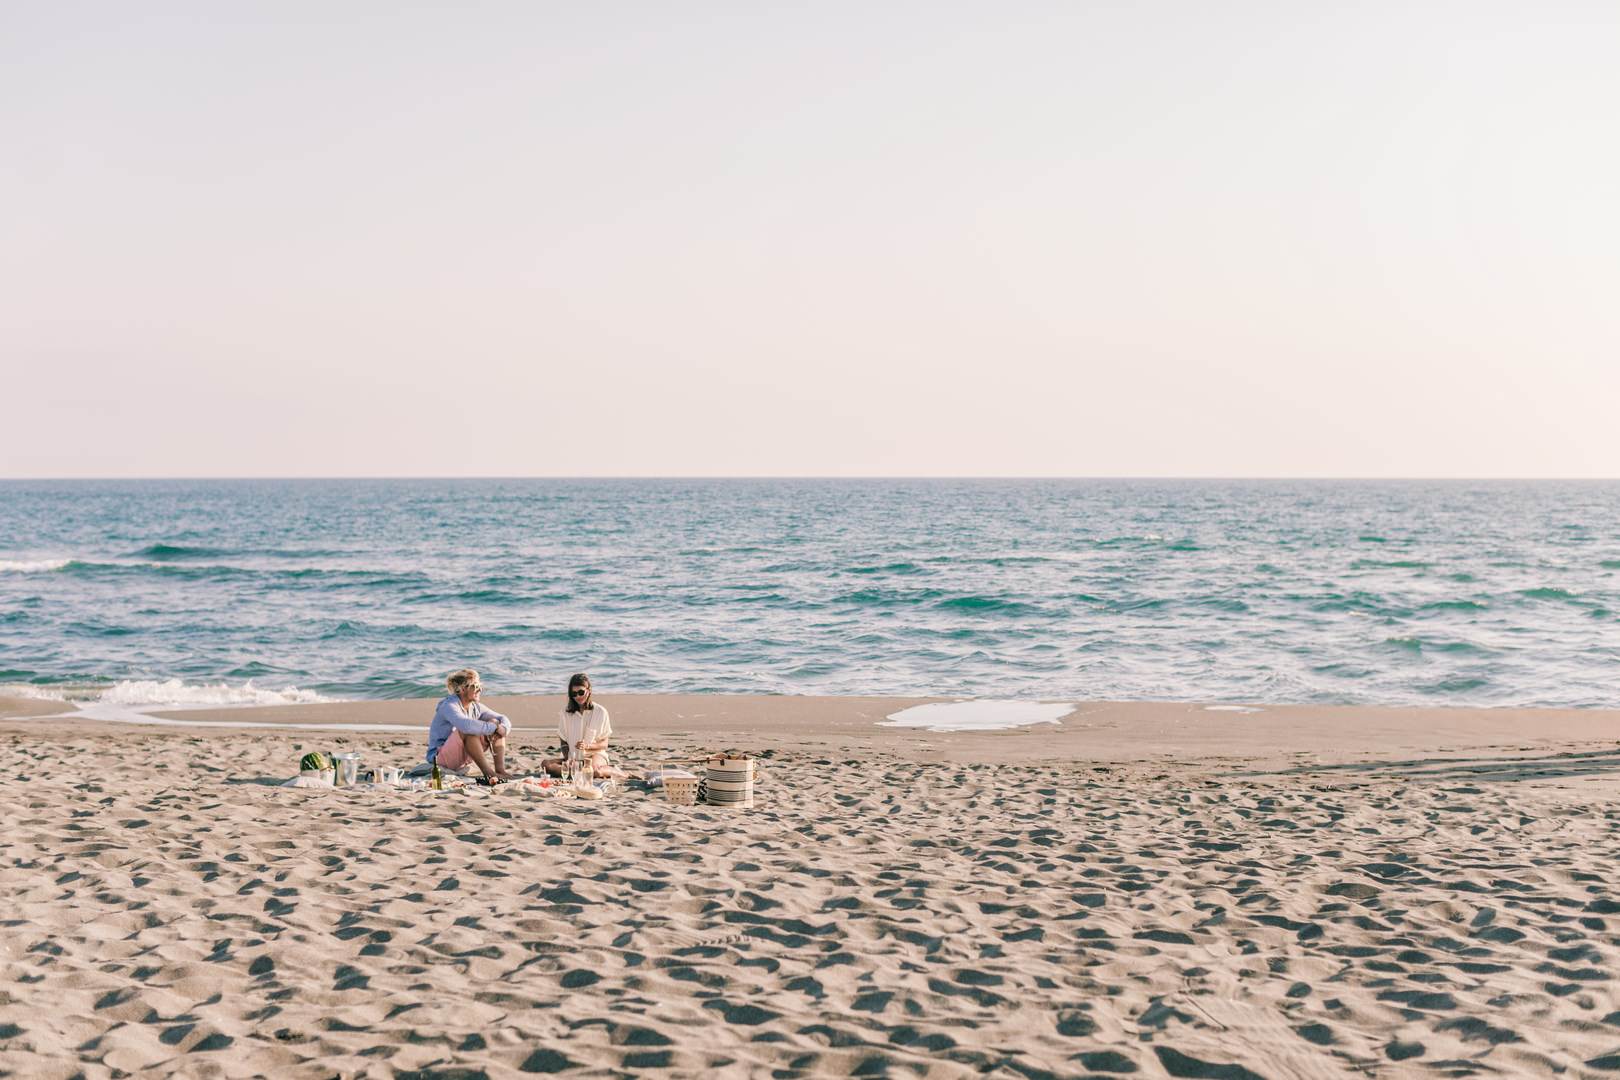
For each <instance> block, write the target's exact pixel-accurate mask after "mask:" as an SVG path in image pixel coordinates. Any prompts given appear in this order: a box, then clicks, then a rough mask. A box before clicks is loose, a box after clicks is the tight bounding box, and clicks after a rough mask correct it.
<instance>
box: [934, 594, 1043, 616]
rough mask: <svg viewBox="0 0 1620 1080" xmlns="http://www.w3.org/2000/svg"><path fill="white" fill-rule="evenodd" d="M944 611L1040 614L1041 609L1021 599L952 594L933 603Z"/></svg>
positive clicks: (977, 613)
mask: <svg viewBox="0 0 1620 1080" xmlns="http://www.w3.org/2000/svg"><path fill="white" fill-rule="evenodd" d="M934 606H935V607H936V608H939V609H942V610H945V611H959V612H965V613H967V614H970V615H1040V614H1043V613H1042V611H1041V609H1040V608H1038V607H1036V606H1035V605H1034V604H1027V603H1025V602H1023V601H1022V600H1008V599H1006V598H1005V597H1000V596H953V597H951V598H950V599H949V600H941V601H940V602H939V603H937V604H935V605H934Z"/></svg>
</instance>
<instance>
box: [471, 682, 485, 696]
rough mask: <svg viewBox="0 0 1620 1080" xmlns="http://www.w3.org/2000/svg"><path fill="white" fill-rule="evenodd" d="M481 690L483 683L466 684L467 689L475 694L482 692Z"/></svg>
mask: <svg viewBox="0 0 1620 1080" xmlns="http://www.w3.org/2000/svg"><path fill="white" fill-rule="evenodd" d="M483 688H484V684H483V683H468V684H467V689H468V690H471V691H472V692H473V693H475V694H476V693H478V691H480V690H482V689H483Z"/></svg>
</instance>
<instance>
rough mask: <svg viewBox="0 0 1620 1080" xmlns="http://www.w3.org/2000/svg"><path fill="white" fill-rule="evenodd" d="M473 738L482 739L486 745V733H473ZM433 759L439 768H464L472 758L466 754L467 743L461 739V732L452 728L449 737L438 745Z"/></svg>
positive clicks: (487, 737)
mask: <svg viewBox="0 0 1620 1080" xmlns="http://www.w3.org/2000/svg"><path fill="white" fill-rule="evenodd" d="M473 738H475V739H484V740H486V743H485V745H486V746H487V745H488V742H487V740H488V739H489V736H488V735H474V736H473ZM433 760H434V761H436V762H438V764H439V768H441V769H464V768H466V767H467V765H468V764H469V763H470V762H471V761H472V758H470V757H468V756H467V744H466V742H465V741H463V739H462V735H461V732H459V731H456V730H454V729H452V730H451V732H450V737H449V738H448V739H446V740H444V745H443V746H441V747H439V752H438V753H437V754H435V755H434V757H433Z"/></svg>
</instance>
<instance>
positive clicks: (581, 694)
mask: <svg viewBox="0 0 1620 1080" xmlns="http://www.w3.org/2000/svg"><path fill="white" fill-rule="evenodd" d="M569 694H570V695H571V696H573V697H590V696H591V692H590V691H589V690H570V691H569Z"/></svg>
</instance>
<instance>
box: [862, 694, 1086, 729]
mask: <svg viewBox="0 0 1620 1080" xmlns="http://www.w3.org/2000/svg"><path fill="white" fill-rule="evenodd" d="M1073 711H1074V706H1073V705H1071V704H1068V703H1066V702H1060V703H1057V704H1050V703H1045V702H1039V701H949V702H936V703H935V704H932V705H914V706H912V707H911V708H909V709H901V710H900V711H899V712H897V713H893V714H891V715H890V716H889V718H888V719H887V720H879V721H878V726H879V727H920V728H927V729H928V730H929V731H1010V730H1011V729H1013V728H1019V727H1027V726H1029V725H1031V724H1055V723H1057V722H1058V721H1059V720H1060V719H1062V718H1063V717H1065V716H1067V715H1069V713H1071V712H1073Z"/></svg>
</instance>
